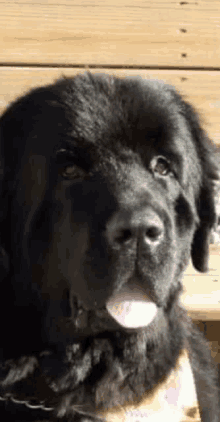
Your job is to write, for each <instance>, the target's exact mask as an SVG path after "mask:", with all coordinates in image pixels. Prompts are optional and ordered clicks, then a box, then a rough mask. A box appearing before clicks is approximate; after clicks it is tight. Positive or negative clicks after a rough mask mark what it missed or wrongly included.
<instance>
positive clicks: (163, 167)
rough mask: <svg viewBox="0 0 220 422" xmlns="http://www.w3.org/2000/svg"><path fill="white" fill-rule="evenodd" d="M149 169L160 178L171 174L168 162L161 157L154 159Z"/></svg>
mask: <svg viewBox="0 0 220 422" xmlns="http://www.w3.org/2000/svg"><path fill="white" fill-rule="evenodd" d="M150 167H151V169H152V171H153V172H154V173H158V174H159V175H160V176H167V174H169V173H170V172H171V168H170V163H169V161H168V160H167V159H166V158H165V157H162V156H158V157H155V158H154V159H153V160H152V162H151V166H150Z"/></svg>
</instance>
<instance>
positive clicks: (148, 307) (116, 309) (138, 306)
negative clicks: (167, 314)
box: [106, 286, 157, 328]
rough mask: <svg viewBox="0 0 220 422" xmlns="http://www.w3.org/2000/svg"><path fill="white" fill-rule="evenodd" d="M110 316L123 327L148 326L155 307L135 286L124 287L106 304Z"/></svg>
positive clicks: (154, 312)
mask: <svg viewBox="0 0 220 422" xmlns="http://www.w3.org/2000/svg"><path fill="white" fill-rule="evenodd" d="M106 308H107V310H108V312H109V313H110V315H111V316H112V317H113V318H114V319H115V320H116V321H117V322H118V323H119V324H120V325H122V326H123V327H126V328H139V327H146V326H147V325H149V324H150V323H151V322H152V321H153V319H154V318H155V316H156V314H157V305H156V304H155V303H154V302H152V300H150V299H149V298H148V296H147V295H146V294H145V292H144V291H142V290H141V289H140V288H139V287H137V286H126V287H124V288H123V289H122V290H121V291H120V292H118V293H116V294H115V295H114V296H112V297H111V299H110V300H109V301H108V302H107V305H106Z"/></svg>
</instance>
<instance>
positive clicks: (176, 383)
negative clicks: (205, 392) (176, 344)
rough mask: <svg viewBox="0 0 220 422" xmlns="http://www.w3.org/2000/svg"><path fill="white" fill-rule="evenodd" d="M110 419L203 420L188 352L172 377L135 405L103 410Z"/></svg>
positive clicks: (115, 421) (122, 421) (134, 421)
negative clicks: (200, 414)
mask: <svg viewBox="0 0 220 422" xmlns="http://www.w3.org/2000/svg"><path fill="white" fill-rule="evenodd" d="M99 415H100V416H103V417H104V420H105V421H106V422H142V421H143V422H144V421H146V422H162V421H163V420H164V421H165V420H166V421H169V422H201V419H200V416H199V408H198V401H197V395H196V387H195V382H194V378H193V373H192V369H191V366H190V362H189V358H188V354H187V351H184V352H183V353H182V354H181V356H180V357H179V359H178V362H177V365H176V368H175V369H174V370H172V372H171V373H170V375H169V376H168V378H167V379H166V380H165V381H164V382H163V383H162V384H160V385H159V386H158V388H156V389H155V391H154V392H153V393H152V394H151V395H149V394H148V395H147V396H146V397H144V398H143V399H142V401H141V402H140V403H139V404H138V405H136V406H134V405H127V406H124V407H123V408H117V409H111V410H110V411H108V412H107V413H102V414H101V413H99Z"/></svg>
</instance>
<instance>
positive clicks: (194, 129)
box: [182, 101, 220, 272]
mask: <svg viewBox="0 0 220 422" xmlns="http://www.w3.org/2000/svg"><path fill="white" fill-rule="evenodd" d="M182 110H184V115H185V118H186V120H187V122H188V124H189V128H190V131H191V134H192V138H193V141H194V144H195V147H196V151H197V154H198V158H199V161H200V165H201V173H202V176H201V178H202V180H201V184H200V192H199V195H198V197H197V201H196V207H197V213H198V217H199V225H198V227H197V229H196V232H195V235H194V239H193V243H192V252H191V255H192V262H193V265H194V267H195V268H196V269H197V270H198V271H200V272H206V271H208V258H209V244H210V235H211V230H212V228H213V227H214V225H215V223H216V220H217V216H216V205H215V181H216V180H218V179H219V176H220V169H219V166H218V165H217V159H216V158H217V157H216V154H217V152H216V151H215V150H216V148H215V146H214V144H213V143H212V142H211V141H210V139H209V137H208V136H207V134H206V132H205V131H204V130H203V129H202V127H201V123H200V118H199V116H198V114H197V112H196V111H195V109H194V108H193V107H192V106H191V105H190V104H188V103H187V102H185V101H184V105H183V103H182Z"/></svg>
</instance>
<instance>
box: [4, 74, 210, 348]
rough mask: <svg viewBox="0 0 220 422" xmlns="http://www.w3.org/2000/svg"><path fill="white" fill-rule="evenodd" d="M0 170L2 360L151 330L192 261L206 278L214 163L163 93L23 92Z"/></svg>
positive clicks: (153, 84) (9, 123)
mask: <svg viewBox="0 0 220 422" xmlns="http://www.w3.org/2000/svg"><path fill="white" fill-rule="evenodd" d="M1 169H2V170H1V171H2V173H1V196H2V199H1V245H2V249H1V251H2V271H1V273H2V274H3V275H4V276H3V280H2V282H1V286H2V287H1V289H2V291H3V292H4V293H3V294H2V293H1V302H2V305H3V304H4V315H5V319H6V320H7V323H6V326H7V327H6V328H5V336H4V335H3V337H2V338H3V339H4V342H6V341H5V338H7V332H8V327H10V332H13V336H11V338H10V340H9V347H7V346H5V344H4V346H2V345H1V346H2V347H3V349H4V350H5V347H6V349H7V353H9V355H10V354H11V355H13V354H14V353H15V354H16V353H17V352H16V350H19V353H21V352H22V353H24V352H25V350H28V351H33V350H36V349H37V348H39V347H42V346H39V344H42V343H43V344H47V345H49V344H52V345H59V346H60V345H61V344H62V345H64V346H66V345H67V344H71V343H73V339H76V338H77V339H79V338H81V339H82V341H85V338H87V337H91V336H96V335H99V334H100V333H103V332H109V333H110V332H119V331H120V330H122V331H123V330H127V332H129V330H131V332H132V330H138V329H140V328H139V327H145V326H149V327H150V323H151V322H152V321H154V320H156V319H157V318H159V319H160V318H161V315H163V316H164V315H165V314H166V312H167V313H168V312H169V311H170V309H171V308H172V306H174V303H175V302H176V300H177V297H178V294H179V291H180V285H181V284H180V281H181V276H182V273H183V271H184V269H185V267H186V266H187V264H188V262H189V260H190V257H192V261H193V263H194V266H195V268H196V269H198V270H199V271H205V270H206V267H207V256H208V246H209V234H210V230H211V228H212V226H213V224H214V222H215V210H214V199H213V180H214V179H215V178H216V177H217V171H216V168H215V165H214V161H213V155H212V149H211V145H210V141H209V140H208V138H207V135H206V134H205V132H204V131H203V130H202V129H201V126H200V122H199V118H198V116H197V114H196V112H195V111H194V110H193V108H192V107H191V106H190V105H189V104H188V103H187V102H185V101H184V100H183V99H182V98H181V96H180V95H179V94H178V93H177V92H176V91H175V90H174V88H172V87H170V86H167V85H165V84H163V83H162V82H158V81H144V80H141V79H137V78H136V79H135V78H134V79H117V78H114V77H109V76H105V75H91V74H85V75H79V76H76V77H75V78H73V79H63V80H59V81H58V82H56V83H55V84H54V85H50V86H47V87H43V88H39V89H36V90H34V91H32V92H30V93H29V94H28V95H26V96H25V97H23V98H22V99H20V100H19V101H17V102H15V103H14V104H13V105H11V106H10V107H9V108H8V110H7V111H6V112H5V114H4V115H3V116H2V119H1ZM5 302H7V311H5ZM12 308H13V316H12ZM15 308H16V313H14V309H15ZM127 308H129V309H130V312H129V313H126V309H127ZM137 309H138V311H137ZM7 312H8V313H7ZM140 313H141V318H140ZM122 316H123V317H124V319H122ZM126 318H127V319H126ZM134 318H136V320H135V322H134ZM141 329H142V328H141ZM3 332H4V328H3ZM12 338H13V339H12ZM15 344H16V347H15Z"/></svg>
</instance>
